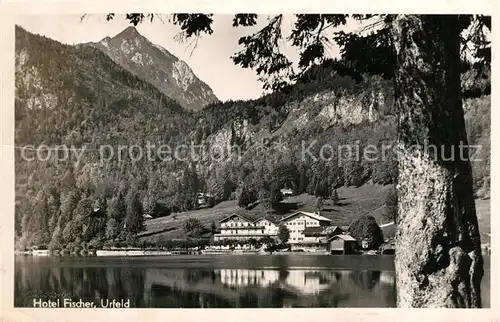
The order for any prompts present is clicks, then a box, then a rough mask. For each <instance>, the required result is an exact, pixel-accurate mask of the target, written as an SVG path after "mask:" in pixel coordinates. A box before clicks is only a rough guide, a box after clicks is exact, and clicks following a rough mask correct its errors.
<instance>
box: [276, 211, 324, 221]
mask: <svg viewBox="0 0 500 322" xmlns="http://www.w3.org/2000/svg"><path fill="white" fill-rule="evenodd" d="M300 215H305V216H308V217H311V218H313V219H316V220H319V221H331V220H330V219H328V218H326V217H323V216H321V215H318V214H315V213H313V212H305V211H298V212H296V213H293V214H291V215H288V216H286V217H285V218H283V219H281V221H285V220H288V219H289V218H292V217H295V216H300Z"/></svg>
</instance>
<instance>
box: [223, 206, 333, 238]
mask: <svg viewBox="0 0 500 322" xmlns="http://www.w3.org/2000/svg"><path fill="white" fill-rule="evenodd" d="M280 224H283V225H285V226H286V227H287V228H288V230H289V231H290V238H289V240H288V242H289V243H290V244H300V243H305V242H307V241H308V240H307V238H306V235H304V230H305V229H306V227H318V228H320V227H325V229H326V228H327V227H328V226H330V225H331V220H330V219H328V218H326V217H323V216H321V215H319V214H316V213H311V212H305V211H298V212H296V213H293V214H291V215H289V216H286V217H284V218H282V219H281V220H280V221H279V222H273V221H271V220H268V219H265V218H259V219H257V220H254V221H252V220H250V219H248V218H246V217H245V216H242V215H239V214H232V215H230V216H227V217H226V218H224V219H222V220H221V221H220V222H219V225H220V230H221V232H220V234H216V235H214V240H224V239H241V240H244V239H249V238H256V239H259V238H262V237H264V236H266V235H267V236H270V237H277V235H278V226H279V225H280Z"/></svg>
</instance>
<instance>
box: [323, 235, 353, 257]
mask: <svg viewBox="0 0 500 322" xmlns="http://www.w3.org/2000/svg"><path fill="white" fill-rule="evenodd" d="M328 247H329V248H328V251H329V252H330V254H341V255H349V254H354V253H355V252H356V248H357V242H356V239H355V238H354V237H352V236H351V235H347V234H345V235H344V234H342V235H335V236H333V237H331V238H330V239H328Z"/></svg>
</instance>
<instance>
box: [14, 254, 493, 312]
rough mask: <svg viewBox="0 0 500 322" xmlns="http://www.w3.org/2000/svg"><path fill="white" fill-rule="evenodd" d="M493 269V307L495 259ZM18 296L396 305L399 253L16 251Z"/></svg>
mask: <svg viewBox="0 0 500 322" xmlns="http://www.w3.org/2000/svg"><path fill="white" fill-rule="evenodd" d="M485 270H486V274H485V277H484V278H483V293H484V294H483V301H484V306H485V307H489V289H490V287H489V259H488V258H485ZM14 298H15V304H14V305H15V306H16V307H33V300H42V301H47V300H50V301H56V300H57V299H59V300H60V303H62V302H63V301H64V299H73V301H78V300H80V299H82V300H83V301H88V302H92V303H95V305H96V307H100V306H99V305H101V300H102V301H103V303H105V302H106V301H107V300H110V301H111V300H112V299H115V300H117V302H119V301H120V300H123V301H128V300H129V304H130V307H131V308H261V307H262V308H264V307H268V308H277V307H395V306H396V289H395V272H394V257H393V256H359V255H352V256H332V255H304V254H288V255H195V256H189V255H186V256H183V255H179V256H178V255H175V256H157V257H33V256H16V261H15V297H14ZM122 303H123V302H122ZM60 307H62V306H60Z"/></svg>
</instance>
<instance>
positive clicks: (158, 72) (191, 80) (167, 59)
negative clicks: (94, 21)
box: [94, 26, 218, 110]
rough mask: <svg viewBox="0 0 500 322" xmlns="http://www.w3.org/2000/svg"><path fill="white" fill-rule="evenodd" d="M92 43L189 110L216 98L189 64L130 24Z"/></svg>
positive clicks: (201, 106) (196, 108)
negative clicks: (112, 34)
mask: <svg viewBox="0 0 500 322" xmlns="http://www.w3.org/2000/svg"><path fill="white" fill-rule="evenodd" d="M94 46H96V47H98V48H99V49H100V50H101V51H103V52H104V53H105V54H107V55H108V56H109V57H110V58H111V59H113V61H114V62H115V63H117V64H118V65H120V66H122V67H124V68H125V69H126V70H128V71H130V72H132V73H133V74H135V75H136V76H138V77H139V78H141V79H143V80H145V81H147V82H148V83H150V84H152V85H153V86H155V87H156V88H157V89H158V90H160V91H161V92H162V93H164V94H165V95H167V96H168V97H171V98H173V99H175V100H177V101H178V102H179V103H180V104H181V105H182V106H184V107H185V108H186V109H188V110H199V109H201V108H203V106H205V105H207V104H210V103H213V102H217V101H218V99H217V97H216V96H215V94H214V93H213V91H212V89H211V88H210V87H209V86H208V85H207V84H206V83H204V82H203V81H201V80H200V79H199V78H197V77H196V75H195V74H194V73H193V71H192V70H191V68H190V67H189V65H188V64H186V63H185V62H184V61H181V60H179V58H177V57H176V56H174V55H172V54H171V53H170V52H168V50H166V49H165V48H163V47H161V46H159V45H155V44H153V43H152V42H151V41H150V40H148V39H147V38H146V37H144V36H143V35H141V34H140V33H139V32H138V31H137V29H136V28H135V27H133V26H129V27H127V28H125V29H124V30H122V31H121V32H120V33H119V34H117V35H116V36H114V37H112V38H108V37H106V38H104V39H102V40H101V41H100V42H99V43H97V44H94Z"/></svg>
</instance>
